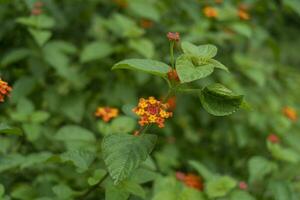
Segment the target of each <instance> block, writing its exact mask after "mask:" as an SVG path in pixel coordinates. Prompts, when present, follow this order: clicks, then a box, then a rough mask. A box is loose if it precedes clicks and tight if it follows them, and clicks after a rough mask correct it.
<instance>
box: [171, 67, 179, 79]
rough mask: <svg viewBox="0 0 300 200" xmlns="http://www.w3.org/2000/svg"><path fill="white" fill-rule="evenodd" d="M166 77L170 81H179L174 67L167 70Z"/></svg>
mask: <svg viewBox="0 0 300 200" xmlns="http://www.w3.org/2000/svg"><path fill="white" fill-rule="evenodd" d="M168 78H169V80H170V81H177V82H178V81H179V77H178V74H177V71H176V70H175V69H171V70H170V71H169V72H168Z"/></svg>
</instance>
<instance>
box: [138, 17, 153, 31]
mask: <svg viewBox="0 0 300 200" xmlns="http://www.w3.org/2000/svg"><path fill="white" fill-rule="evenodd" d="M140 26H141V27H142V28H145V29H147V28H151V27H152V26H153V21H151V20H149V19H141V21H140Z"/></svg>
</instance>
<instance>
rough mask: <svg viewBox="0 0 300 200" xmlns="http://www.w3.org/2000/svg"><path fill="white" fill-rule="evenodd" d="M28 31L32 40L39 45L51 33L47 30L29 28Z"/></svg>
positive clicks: (48, 37) (42, 43) (45, 40)
mask: <svg viewBox="0 0 300 200" xmlns="http://www.w3.org/2000/svg"><path fill="white" fill-rule="evenodd" d="M28 31H29V32H30V34H31V35H32V36H33V38H34V40H35V41H36V42H37V43H38V45H39V46H43V45H44V44H45V43H46V42H47V41H48V40H49V39H50V37H51V35H52V33H51V32H50V31H47V30H38V29H33V28H29V29H28Z"/></svg>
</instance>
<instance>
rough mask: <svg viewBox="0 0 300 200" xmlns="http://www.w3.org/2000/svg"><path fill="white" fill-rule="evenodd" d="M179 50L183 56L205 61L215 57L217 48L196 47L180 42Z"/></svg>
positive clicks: (207, 46) (212, 46)
mask: <svg viewBox="0 0 300 200" xmlns="http://www.w3.org/2000/svg"><path fill="white" fill-rule="evenodd" d="M181 48H182V50H183V52H184V53H185V54H187V55H190V56H192V57H199V58H201V59H205V60H208V59H211V58H213V57H215V56H216V55H217V51H218V49H217V47H216V46H214V45H212V44H205V45H200V46H196V45H194V44H192V43H190V42H182V43H181Z"/></svg>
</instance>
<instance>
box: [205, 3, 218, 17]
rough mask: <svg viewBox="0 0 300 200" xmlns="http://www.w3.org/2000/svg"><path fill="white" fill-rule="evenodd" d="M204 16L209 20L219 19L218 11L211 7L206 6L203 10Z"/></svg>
mask: <svg viewBox="0 0 300 200" xmlns="http://www.w3.org/2000/svg"><path fill="white" fill-rule="evenodd" d="M203 12H204V15H205V16H206V17H208V18H217V17H218V11H217V10H216V9H215V8H213V7H211V6H206V7H205V8H204V9H203Z"/></svg>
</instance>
